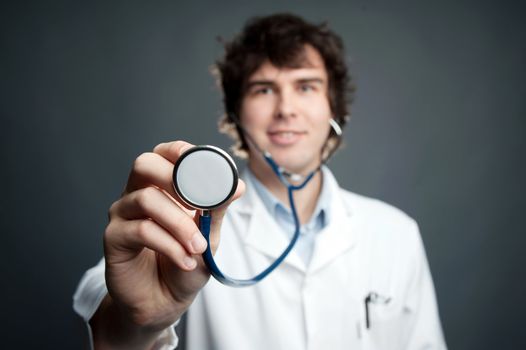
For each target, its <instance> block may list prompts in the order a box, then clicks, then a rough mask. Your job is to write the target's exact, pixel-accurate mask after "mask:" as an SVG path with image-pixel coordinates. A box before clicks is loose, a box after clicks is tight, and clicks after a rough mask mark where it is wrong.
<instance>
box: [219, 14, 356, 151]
mask: <svg viewBox="0 0 526 350" xmlns="http://www.w3.org/2000/svg"><path fill="white" fill-rule="evenodd" d="M305 45H311V46H312V47H314V48H315V49H316V50H317V51H318V52H319V54H320V55H321V57H322V58H323V61H324V63H325V69H326V70H327V75H328V78H329V87H328V90H329V91H328V98H329V103H330V107H331V111H332V113H333V118H334V119H336V121H337V122H338V124H339V125H340V126H341V127H342V128H343V126H344V125H345V123H346V122H347V119H348V115H349V106H350V103H351V102H352V96H351V94H352V92H353V91H354V88H353V87H351V85H350V80H351V79H350V77H349V75H348V73H347V65H346V64H345V56H344V47H343V42H342V40H341V38H340V37H339V36H338V35H337V34H335V33H334V32H333V31H331V30H330V29H329V28H328V26H327V24H326V23H322V24H319V25H315V24H311V23H308V22H306V21H305V20H304V19H302V18H300V17H298V16H295V15H292V14H287V13H284V14H275V15H271V16H266V17H254V18H252V19H250V20H248V21H247V23H246V24H245V27H244V28H243V30H242V32H241V33H240V34H239V35H237V36H236V37H235V38H234V39H232V40H231V41H229V42H224V48H225V55H224V57H223V58H222V59H221V60H219V61H217V62H216V66H215V69H214V73H215V74H216V76H217V78H218V82H219V84H220V86H221V88H222V90H223V103H224V107H225V114H224V115H223V116H222V117H221V119H220V122H219V127H220V130H221V131H222V132H224V133H226V134H228V135H230V136H232V138H233V139H234V140H236V141H237V143H236V145H234V147H233V148H234V151H235V152H236V153H237V154H238V155H242V156H243V155H246V151H247V150H248V145H247V143H246V140H245V138H244V137H243V133H242V132H241V130H240V129H239V127H238V126H237V125H236V123H235V122H234V119H233V118H238V113H239V110H240V107H241V102H242V99H243V96H244V94H245V90H246V83H247V81H248V79H249V78H250V76H251V75H252V73H254V72H255V71H256V70H257V69H258V68H259V67H260V66H261V64H262V63H264V62H265V61H266V60H269V61H270V62H271V63H272V64H273V65H274V66H276V67H280V68H285V67H286V68H298V67H301V66H302V64H303V63H304V52H305ZM339 141H340V140H339V137H338V136H337V135H336V133H335V132H334V131H331V135H330V136H329V140H328V142H327V145H326V148H329V149H328V151H331V152H332V151H333V150H335V148H337V146H338V145H339V143H340V142H339Z"/></svg>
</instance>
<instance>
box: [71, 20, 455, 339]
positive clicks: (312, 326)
mask: <svg viewBox="0 0 526 350" xmlns="http://www.w3.org/2000/svg"><path fill="white" fill-rule="evenodd" d="M225 48H226V54H225V57H224V59H223V60H222V61H221V62H219V63H218V65H217V67H218V74H219V79H220V82H221V86H222V88H223V93H224V102H225V109H226V113H225V117H224V118H223V120H222V125H223V129H224V130H227V131H228V132H229V133H230V134H231V135H233V136H234V137H235V138H236V139H237V140H238V145H237V146H238V149H237V150H238V151H239V152H242V153H245V154H246V155H248V169H247V170H246V171H245V173H244V175H243V180H244V182H240V184H239V186H238V188H237V191H236V193H235V195H234V197H233V200H232V201H230V202H229V203H227V205H224V206H223V207H221V208H219V209H217V210H214V211H213V212H212V218H213V220H212V232H211V237H212V238H211V245H212V250H213V251H214V252H215V251H216V250H217V248H218V247H220V249H219V251H218V254H216V259H217V261H218V264H219V265H221V266H222V267H224V268H225V269H226V270H228V271H233V272H234V274H236V275H240V276H247V277H250V276H251V275H254V274H256V273H258V272H260V271H261V270H262V269H264V268H265V267H267V266H268V265H269V264H271V263H272V262H273V261H274V260H275V259H276V257H278V256H279V254H280V253H281V250H282V249H283V248H284V246H286V244H287V241H288V240H290V237H291V235H292V232H293V231H294V225H293V223H292V222H291V218H290V208H289V207H288V204H287V203H288V201H287V191H286V188H285V187H284V186H283V184H282V183H281V182H280V181H279V180H278V178H277V177H276V176H275V175H274V174H273V172H272V170H271V169H270V167H269V166H268V165H267V164H266V162H265V161H264V159H263V156H262V154H261V152H260V151H259V149H262V150H265V151H267V152H269V153H270V154H271V155H272V157H273V159H274V160H275V161H276V163H277V164H279V165H280V166H282V167H284V168H286V169H287V171H289V172H291V173H294V174H300V175H303V176H305V175H306V174H308V173H309V172H311V171H312V170H314V169H316V168H317V167H318V166H319V165H320V164H321V162H323V161H324V160H325V159H326V158H327V157H328V155H329V154H330V153H331V152H332V151H334V149H335V148H336V147H337V146H338V144H339V136H338V133H337V132H335V131H334V129H333V128H331V125H332V126H333V127H334V128H336V129H337V128H338V125H339V126H340V127H343V126H344V124H345V120H346V115H347V104H348V103H347V99H346V96H347V92H348V90H349V89H348V85H349V79H348V77H347V70H346V67H345V63H344V58H343V57H344V56H343V47H342V43H341V40H340V39H339V37H338V36H336V35H335V34H334V33H333V32H332V31H330V30H329V29H328V28H326V27H325V26H324V25H321V26H317V25H312V24H310V23H307V22H305V21H304V20H302V19H301V18H298V17H296V16H292V15H286V14H285V15H274V16H269V17H263V18H256V19H253V20H252V21H250V22H248V24H247V25H246V27H245V28H244V30H243V32H242V33H241V34H240V35H239V36H238V37H236V38H235V39H234V40H233V41H232V42H230V43H227V44H226V45H225ZM191 146H192V145H190V144H188V143H186V142H183V141H177V142H171V143H165V144H160V145H158V146H157V147H155V149H154V150H153V152H152V153H145V154H143V155H141V156H139V157H138V158H137V160H136V161H135V163H134V165H133V168H132V171H131V173H130V177H129V179H128V183H127V185H126V189H125V191H124V194H123V196H122V198H121V199H119V200H118V201H116V202H115V203H114V204H113V205H112V206H111V208H110V210H109V217H110V222H109V224H108V227H107V229H106V232H105V234H104V255H105V259H104V262H101V263H100V264H99V265H98V266H97V267H95V268H93V269H92V270H90V271H88V272H87V273H86V275H85V276H84V278H83V280H82V281H81V283H80V285H79V288H78V290H77V293H76V295H75V304H74V306H75V309H76V310H77V312H78V313H79V314H80V315H81V316H82V317H83V318H84V319H85V320H86V321H87V322H89V325H90V327H91V331H92V337H93V338H92V339H93V342H94V345H95V348H97V349H107V348H112V349H119V348H122V349H151V348H154V349H169V348H173V347H174V346H176V345H177V343H178V337H180V338H181V339H184V340H185V345H186V348H188V349H212V348H213V349H343V348H349V349H351V348H356V349H445V343H444V339H443V335H442V331H441V326H440V321H439V317H438V311H437V306H436V301H435V294H434V288H433V283H432V279H431V275H430V272H429V268H428V264H427V261H426V257H425V252H424V249H423V246H422V242H421V239H420V235H419V232H418V227H417V225H416V223H415V222H414V221H413V220H412V219H411V218H409V217H407V216H406V215H405V214H403V213H402V212H400V211H398V210H397V209H395V208H393V207H391V206H389V205H387V204H384V203H382V202H380V201H377V200H373V199H369V198H365V197H362V196H359V195H356V194H353V193H350V192H348V191H345V190H343V189H341V188H339V186H338V185H337V183H336V180H335V179H334V177H333V175H332V174H331V172H330V171H329V170H328V168H326V167H322V169H321V171H318V172H317V173H316V175H315V176H314V177H313V179H312V180H311V181H310V182H309V183H308V184H307V185H306V187H305V188H303V189H302V190H300V191H296V192H295V201H296V203H297V208H296V209H297V212H298V215H299V219H300V222H301V225H302V230H301V232H302V233H301V236H300V239H299V241H298V243H297V245H296V247H295V249H294V250H293V251H292V253H291V254H290V255H289V256H288V257H287V259H286V260H285V261H284V263H283V264H282V265H281V266H280V267H279V268H278V269H277V270H275V271H274V272H273V273H272V274H271V275H269V276H268V277H267V278H266V279H265V280H263V281H262V282H260V283H259V284H257V285H255V286H252V287H247V288H231V287H227V286H224V285H222V284H220V283H218V282H217V281H215V280H214V279H212V280H209V279H210V278H209V277H210V274H209V272H208V270H207V268H206V267H205V265H204V263H203V260H202V259H201V256H200V255H201V254H202V253H203V252H204V250H205V249H206V245H207V243H206V241H205V240H204V239H203V237H202V235H201V233H200V232H199V230H198V227H197V225H196V222H197V217H196V214H195V212H193V211H192V210H191V209H190V208H188V207H186V206H185V204H184V203H182V202H181V201H180V199H179V198H178V196H177V195H176V193H175V192H174V190H173V188H172V183H171V175H172V170H173V166H174V163H175V162H176V161H177V159H178V158H179V157H180V155H181V154H182V153H183V152H184V151H185V150H188V149H189V148H190V147H191ZM245 185H246V186H245ZM245 187H246V193H244V192H245ZM243 193H244V195H243ZM227 208H228V210H227ZM220 232H221V241H220ZM104 277H105V278H104ZM183 316H184V318H185V323H186V325H185V327H184V331H183V332H180V333H184V334H178V335H177V336H176V335H175V333H174V330H173V325H174V324H177V323H178V322H180V320H181V318H182V317H183Z"/></svg>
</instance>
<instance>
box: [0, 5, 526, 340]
mask: <svg viewBox="0 0 526 350" xmlns="http://www.w3.org/2000/svg"><path fill="white" fill-rule="evenodd" d="M521 3H522V2H520V1H515V2H509V1H501V2H498V1H491V2H485V1H471V2H467V1H453V0H451V1H435V2H427V1H423V2H422V1H403V2H396V4H395V2H393V1H387V0H386V1H365V0H363V1H345V2H344V1H341V2H337V1H334V2H327V1H325V2H310V1H291V2H289V3H288V4H283V2H282V1H277V0H274V1H265V2H261V3H250V2H247V1H239V2H238V3H226V2H223V1H209V2H202V1H192V2H191V4H190V5H183V4H179V3H177V2H175V1H173V2H163V3H157V4H155V5H154V4H150V3H149V2H146V1H144V2H131V1H100V2H96V3H94V2H88V1H85V2H79V1H71V2H68V1H62V2H59V1H18V2H15V1H12V2H11V3H6V2H2V5H0V6H1V7H0V28H1V34H0V35H1V47H0V92H1V94H0V113H1V124H0V128H1V135H0V136H1V138H0V140H1V163H0V164H1V165H0V167H1V168H0V169H1V171H0V184H1V186H2V188H1V191H2V194H1V196H0V209H1V243H2V254H1V255H0V256H1V269H2V281H3V282H2V287H1V291H2V299H1V300H2V307H1V311H0V318H1V322H2V324H1V328H0V329H1V330H2V339H1V342H2V344H3V345H2V348H6V349H9V348H13V346H14V344H17V345H18V347H19V348H21V349H28V348H41V349H51V348H54V349H58V348H64V349H73V348H77V347H79V343H80V335H81V331H80V329H81V328H80V326H79V323H78V322H77V319H76V317H75V315H74V314H73V312H72V309H71V296H72V294H73V291H74V289H75V287H76V284H77V282H78V280H79V278H80V277H81V275H82V273H83V271H84V270H85V269H87V268H88V267H90V266H91V265H93V264H95V263H96V262H97V261H98V260H99V258H100V257H101V255H102V246H101V235H102V232H103V230H104V227H105V224H106V212H107V208H108V207H109V205H110V204H111V203H112V201H114V200H115V199H117V198H118V196H119V194H120V192H121V190H122V188H123V185H124V183H125V181H126V178H127V173H128V170H129V168H130V164H131V163H132V161H133V160H134V158H135V157H136V156H137V155H138V154H140V153H141V152H143V151H148V150H150V149H151V148H152V147H153V146H154V145H156V144H157V143H159V142H161V141H167V140H174V139H186V140H189V141H191V142H193V143H211V144H217V145H219V146H222V147H228V145H229V141H228V140H227V139H226V138H225V137H224V136H222V135H219V134H218V133H217V132H216V120H217V118H218V116H219V115H220V111H221V98H220V95H219V93H218V91H217V89H216V87H215V84H214V81H213V79H212V78H211V76H210V74H209V67H210V65H211V64H212V63H213V62H214V58H215V57H217V56H218V55H219V54H220V53H221V46H220V45H219V44H218V43H217V42H216V40H215V38H216V36H218V35H222V36H225V37H227V38H228V37H230V36H231V35H232V34H233V33H235V32H237V31H238V30H239V29H240V27H241V25H242V24H243V22H244V21H245V19H246V18H247V17H249V16H252V15H255V14H268V13H272V12H275V11H284V10H287V11H293V12H296V13H298V14H301V15H304V16H306V17H307V18H308V19H311V20H315V21H321V20H325V19H328V20H329V21H330V23H331V24H332V27H333V28H334V29H335V30H336V31H337V32H339V33H341V34H342V36H343V37H344V39H345V43H346V45H347V49H348V61H349V62H350V64H351V71H352V73H353V75H354V77H355V82H356V85H357V88H358V89H357V96H356V103H355V104H354V106H353V116H352V121H351V123H350V124H349V127H348V128H347V130H346V136H345V139H346V143H347V147H346V149H345V150H344V152H341V153H339V154H338V155H337V156H336V157H335V159H334V160H333V162H332V163H331V165H332V168H333V170H334V172H335V173H336V175H337V177H338V178H339V179H340V182H341V184H342V185H343V186H345V187H347V188H349V189H352V190H353V191H355V192H359V193H362V194H365V195H369V196H374V197H378V198H381V199H383V200H385V201H387V202H390V203H392V204H394V205H396V206H398V207H400V208H401V209H403V210H405V211H406V212H408V213H409V214H410V215H412V216H413V217H415V218H416V219H417V220H418V222H419V223H420V226H421V230H422V235H423V239H424V242H425V245H426V247H427V254H428V257H429V262H430V265H431V269H432V272H433V276H434V280H435V284H436V290H437V294H438V300H439V306H440V311H441V317H442V321H443V326H444V331H445V334H446V338H447V341H448V344H449V346H450V348H451V349H524V348H526V336H525V335H524V331H523V328H524V326H525V321H524V315H526V308H525V304H526V302H525V300H524V299H525V295H526V284H525V280H526V278H525V277H526V276H525V273H524V268H523V267H524V262H525V259H524V245H525V243H526V238H525V236H524V233H525V232H524V231H525V230H524V228H523V225H522V221H521V220H522V219H523V216H524V214H523V211H524V209H525V204H524V196H525V195H526V193H525V185H524V181H525V178H526V171H525V170H526V167H525V164H524V163H525V162H524V160H525V157H524V153H525V150H526V138H525V126H526V123H525V121H524V117H525V112H526V102H525V101H526V99H525V98H526V74H525V64H526V25H525V22H526V21H525V15H524V13H525V7H524V6H522V5H521ZM220 4H224V5H220Z"/></svg>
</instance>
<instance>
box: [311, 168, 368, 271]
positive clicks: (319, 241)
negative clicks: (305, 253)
mask: <svg viewBox="0 0 526 350" xmlns="http://www.w3.org/2000/svg"><path fill="white" fill-rule="evenodd" d="M324 175H325V178H324V180H326V181H329V185H330V189H331V195H332V197H331V204H330V205H331V207H330V208H331V209H330V220H329V224H328V225H327V227H325V228H324V229H323V230H322V231H321V232H319V233H318V236H317V237H316V243H315V248H314V252H313V256H312V260H311V263H310V265H309V273H314V272H316V271H318V270H320V269H322V268H323V267H325V266H326V265H328V264H329V263H330V262H331V261H333V260H334V259H336V258H337V257H338V256H340V255H341V254H343V253H345V252H346V251H348V250H349V249H351V248H352V247H353V246H354V245H355V244H356V242H357V237H358V233H359V232H360V228H359V222H358V219H357V218H356V215H353V208H352V207H351V203H348V202H346V201H345V200H344V198H343V193H342V190H341V189H340V187H339V185H338V183H337V182H336V179H335V178H334V176H333V175H332V174H331V173H330V172H329V171H326V172H324Z"/></svg>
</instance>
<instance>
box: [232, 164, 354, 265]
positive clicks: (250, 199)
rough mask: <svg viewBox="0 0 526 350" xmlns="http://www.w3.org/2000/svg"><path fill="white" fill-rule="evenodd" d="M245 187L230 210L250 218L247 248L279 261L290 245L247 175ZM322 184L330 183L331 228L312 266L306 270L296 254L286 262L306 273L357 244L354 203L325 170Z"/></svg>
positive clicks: (319, 243) (321, 239)
mask: <svg viewBox="0 0 526 350" xmlns="http://www.w3.org/2000/svg"><path fill="white" fill-rule="evenodd" d="M241 178H242V179H243V181H245V183H246V185H247V186H246V192H245V194H244V195H243V196H242V197H241V198H239V199H238V200H237V201H235V202H234V203H232V205H231V207H230V209H229V210H233V211H236V212H237V213H239V214H242V215H244V216H248V217H249V219H248V220H249V224H248V232H247V233H246V235H245V236H244V237H245V244H246V245H247V246H250V247H251V248H253V249H255V250H257V251H258V252H260V253H262V254H265V255H267V256H269V257H270V258H271V259H276V258H277V257H278V256H279V255H280V254H281V253H282V251H283V249H284V248H285V247H286V246H287V245H288V243H289V241H288V239H287V237H286V235H285V234H284V233H283V232H282V229H281V228H280V227H279V226H278V224H277V223H276V221H275V220H274V218H273V217H272V216H271V215H270V214H269V213H268V211H267V210H266V208H265V206H264V204H263V202H262V201H261V199H260V198H259V196H258V195H257V192H256V191H255V189H254V187H253V184H252V183H251V180H250V178H249V177H248V176H247V174H246V172H244V173H243V174H242V176H241ZM323 181H327V182H328V184H329V187H330V191H331V204H330V206H331V210H330V212H329V213H330V214H329V215H330V219H329V220H328V222H329V224H328V225H327V227H325V228H324V229H323V230H322V231H321V232H319V233H318V235H317V237H316V243H315V247H314V252H313V256H312V260H311V263H310V265H309V266H308V267H306V266H305V264H304V263H303V261H302V260H301V258H300V257H299V256H298V255H297V254H296V253H295V251H294V250H293V251H292V252H291V253H290V254H289V255H288V256H287V258H286V259H285V261H284V262H283V263H284V264H288V265H290V266H293V267H295V268H296V269H298V270H300V271H302V272H304V273H307V272H308V273H314V272H315V271H317V270H319V269H321V268H323V267H324V266H326V265H327V264H328V263H330V262H331V261H333V260H334V259H336V258H337V257H338V256H340V255H341V254H343V253H344V252H345V251H347V250H348V249H350V248H351V247H352V246H353V245H354V244H355V243H356V236H357V235H356V230H355V228H354V226H355V225H354V223H353V220H351V219H352V213H353V208H352V203H348V202H346V201H345V200H344V198H343V197H342V194H341V189H340V187H339V186H338V183H337V182H336V179H335V178H334V176H333V175H332V173H331V171H330V170H329V169H328V168H326V167H325V169H324V170H323Z"/></svg>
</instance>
